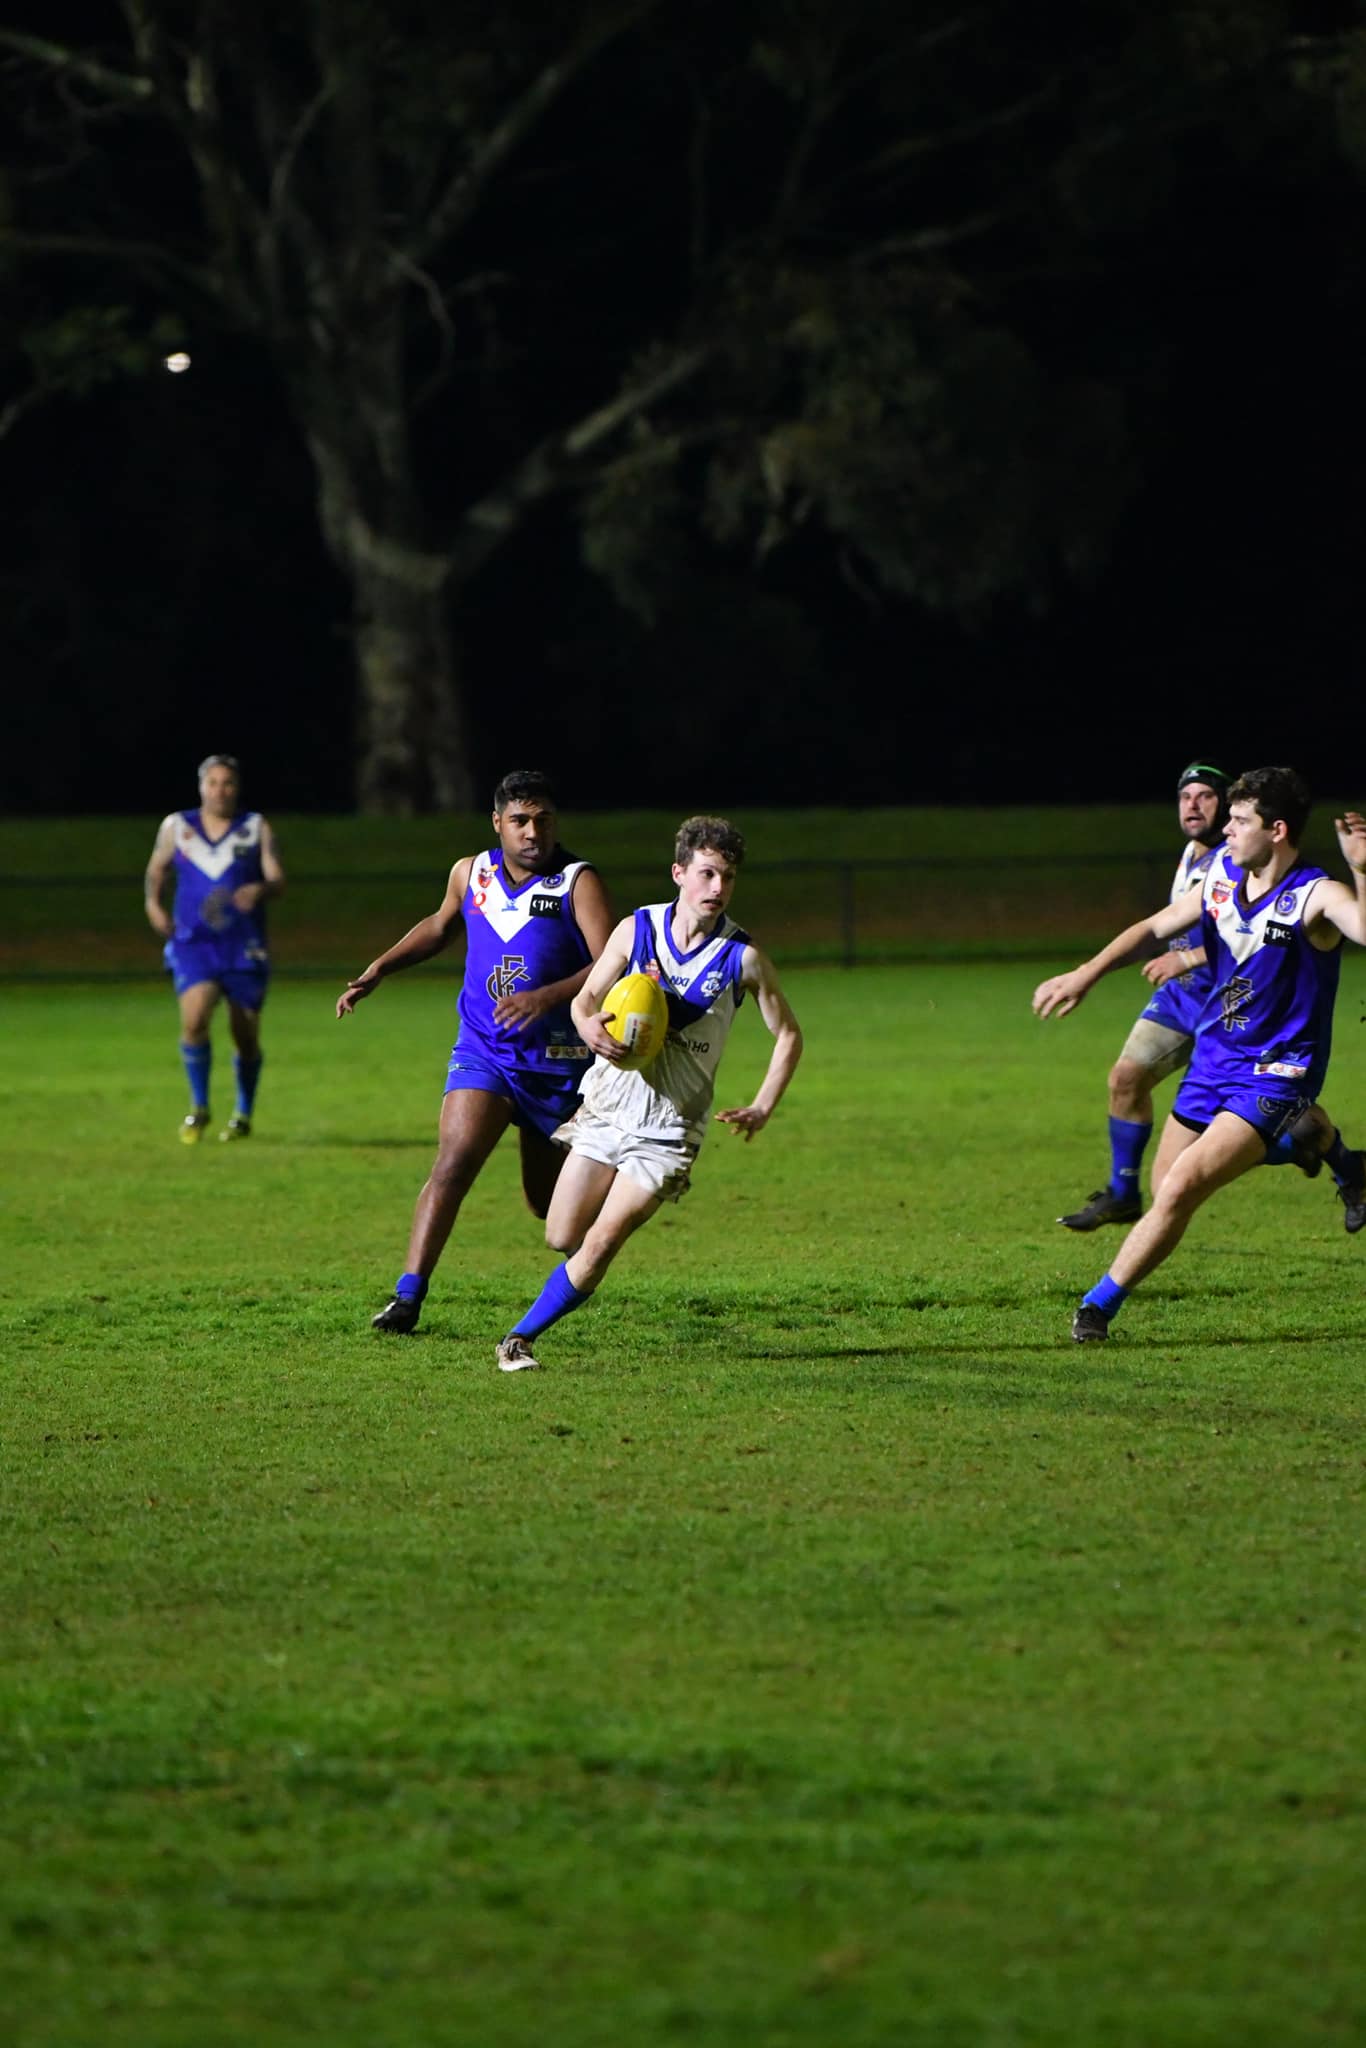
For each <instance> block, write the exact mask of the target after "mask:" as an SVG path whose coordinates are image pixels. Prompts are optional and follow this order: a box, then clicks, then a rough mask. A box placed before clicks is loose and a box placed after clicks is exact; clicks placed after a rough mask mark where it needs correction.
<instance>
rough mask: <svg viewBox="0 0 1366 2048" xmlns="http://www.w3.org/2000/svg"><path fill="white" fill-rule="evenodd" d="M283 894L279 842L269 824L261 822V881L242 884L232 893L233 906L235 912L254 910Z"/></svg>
mask: <svg viewBox="0 0 1366 2048" xmlns="http://www.w3.org/2000/svg"><path fill="white" fill-rule="evenodd" d="M284 893H285V871H284V867H283V866H282V864H281V861H280V847H279V842H278V840H277V839H276V837H275V833H274V831H273V829H272V827H271V825H270V824H269V822H268V821H267V820H266V819H265V818H262V820H261V879H260V881H259V882H243V884H242V886H241V888H240V889H234V890H233V892H232V900H233V906H234V908H235V909H237V910H255V909H256V907H257V905H258V904H259V903H266V902H269V901H270V900H271V899H272V898H274V897H277V896H283V895H284Z"/></svg>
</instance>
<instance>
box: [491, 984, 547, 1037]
mask: <svg viewBox="0 0 1366 2048" xmlns="http://www.w3.org/2000/svg"><path fill="white" fill-rule="evenodd" d="M553 1008H554V1004H553V1003H550V1002H547V1000H546V992H545V990H544V989H543V988H524V989H518V990H517V992H516V994H515V995H510V996H499V998H498V1000H497V1002H496V1003H495V1004H494V1006H493V1021H494V1023H495V1024H496V1025H497V1026H498V1028H499V1030H500V1031H525V1030H526V1027H527V1025H528V1024H534V1023H535V1022H536V1019H537V1018H538V1017H544V1015H545V1013H546V1011H547V1010H551V1009H553Z"/></svg>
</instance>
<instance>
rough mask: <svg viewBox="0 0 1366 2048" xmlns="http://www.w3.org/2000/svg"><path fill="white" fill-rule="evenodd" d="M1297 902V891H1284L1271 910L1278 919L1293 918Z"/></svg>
mask: <svg viewBox="0 0 1366 2048" xmlns="http://www.w3.org/2000/svg"><path fill="white" fill-rule="evenodd" d="M1295 902H1296V897H1295V891H1294V890H1293V889H1282V891H1281V893H1280V895H1279V896H1278V897H1277V898H1276V901H1275V902H1274V903H1273V904H1272V906H1271V908H1272V909H1273V910H1274V911H1275V913H1276V915H1277V917H1293V916H1294V913H1295Z"/></svg>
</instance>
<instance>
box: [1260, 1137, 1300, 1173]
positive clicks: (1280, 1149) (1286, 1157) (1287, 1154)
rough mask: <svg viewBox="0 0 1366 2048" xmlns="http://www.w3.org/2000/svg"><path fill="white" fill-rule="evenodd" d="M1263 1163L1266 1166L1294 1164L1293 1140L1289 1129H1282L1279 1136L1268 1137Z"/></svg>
mask: <svg viewBox="0 0 1366 2048" xmlns="http://www.w3.org/2000/svg"><path fill="white" fill-rule="evenodd" d="M1265 1163H1266V1164H1267V1165H1268V1166H1293V1165H1294V1164H1295V1141H1294V1139H1293V1138H1292V1137H1291V1135H1290V1133H1289V1131H1282V1132H1281V1135H1280V1136H1279V1138H1268V1140H1267V1145H1266V1162H1265Z"/></svg>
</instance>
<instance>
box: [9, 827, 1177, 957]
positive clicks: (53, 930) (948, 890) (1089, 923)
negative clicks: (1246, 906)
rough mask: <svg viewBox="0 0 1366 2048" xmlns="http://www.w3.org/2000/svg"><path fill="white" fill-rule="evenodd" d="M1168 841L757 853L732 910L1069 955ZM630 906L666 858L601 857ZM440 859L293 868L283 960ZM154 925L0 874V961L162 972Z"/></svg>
mask: <svg viewBox="0 0 1366 2048" xmlns="http://www.w3.org/2000/svg"><path fill="white" fill-rule="evenodd" d="M1172 864H1173V863H1172V857H1171V855H1170V852H1166V851H1164V852H1163V853H1154V854H1151V855H1147V856H1143V857H1141V858H1139V859H1134V858H1133V857H1132V856H1131V855H1127V854H1101V853H1098V854H1095V855H1088V856H1087V857H1086V859H1085V860H1077V859H1075V858H1072V857H1066V856H1061V855H1022V856H1020V857H1019V858H1018V859H1011V860H1008V861H1002V860H985V859H982V858H980V857H974V856H973V855H972V854H971V853H965V854H961V855H960V854H950V853H946V854H944V855H942V856H938V857H935V858H933V859H917V860H884V859H872V858H870V859H861V860H852V861H850V860H822V859H820V858H819V857H818V856H813V857H812V858H811V859H809V860H793V861H770V862H762V861H753V862H748V863H746V866H745V869H744V872H743V874H742V876H741V881H740V887H739V889H738V891H737V893H736V900H735V905H734V912H735V915H736V917H737V919H738V920H739V922H741V923H742V924H743V925H744V926H745V927H746V928H747V929H749V930H752V931H753V932H754V934H755V936H756V938H757V939H758V940H759V942H760V943H761V944H762V945H763V946H764V947H765V948H766V950H767V951H769V952H771V953H772V954H773V955H774V956H775V957H776V958H778V959H780V960H781V961H783V962H784V963H785V964H790V965H798V964H802V963H813V964H814V963H823V964H827V965H839V966H843V967H856V966H864V965H871V964H874V963H877V962H883V961H933V960H942V961H948V960H963V959H992V958H996V959H1044V958H1047V959H1051V958H1055V957H1056V958H1058V959H1059V961H1060V962H1062V961H1065V960H1066V959H1067V958H1068V957H1069V955H1071V954H1073V953H1075V952H1076V950H1077V949H1078V948H1080V947H1090V946H1093V945H1095V944H1098V943H1099V942H1100V941H1101V940H1103V939H1105V938H1106V937H1108V936H1109V935H1110V934H1111V933H1112V932H1114V931H1117V930H1119V929H1120V928H1121V927H1122V926H1123V925H1125V924H1127V923H1130V922H1132V920H1133V919H1134V918H1136V917H1140V916H1142V915H1143V914H1144V913H1145V912H1146V911H1149V910H1152V909H1155V908H1156V907H1157V905H1158V904H1159V903H1161V902H1163V901H1164V900H1165V897H1166V893H1167V889H1168V887H1169V885H1170V877H1171V869H1172ZM604 878H605V880H606V881H607V884H608V887H609V888H610V890H611V894H612V900H613V903H614V904H615V906H616V908H617V910H618V911H619V912H624V911H626V910H628V909H630V908H631V907H632V906H634V905H635V904H637V903H648V902H659V901H662V900H664V899H665V898H666V897H667V896H668V895H669V894H670V882H669V876H668V871H667V869H662V868H661V867H660V866H659V865H658V864H657V863H656V864H654V865H652V866H649V867H646V866H643V865H642V866H636V867H629V866H622V865H617V864H614V865H612V866H611V867H610V869H606V870H605V871H604ZM435 887H436V882H435V878H434V876H433V874H432V872H431V870H429V869H424V870H422V871H420V872H416V871H410V870H401V871H397V872H394V871H391V872H388V873H381V872H378V871H375V870H362V871H357V872H355V873H346V872H342V871H337V872H333V873H328V874H323V873H297V874H296V873H295V872H294V871H293V870H291V871H290V876H289V888H288V891H287V893H286V895H285V897H284V899H283V900H282V901H281V902H280V903H279V904H276V905H272V908H271V919H270V924H271V951H272V954H273V957H274V962H275V967H276V971H277V972H278V973H280V974H282V975H291V974H299V975H320V976H321V975H331V976H339V977H343V978H344V977H345V976H346V975H348V974H351V973H354V972H355V971H356V970H357V969H359V968H360V967H362V966H364V965H365V963H366V962H367V961H368V960H372V959H373V958H374V957H375V955H376V954H377V953H381V952H383V951H384V950H385V949H386V948H387V947H388V946H391V945H392V944H393V943H394V941H395V939H397V938H398V937H399V936H400V935H401V934H402V933H403V932H404V931H406V930H407V929H408V928H409V926H411V925H413V924H415V923H416V922H417V921H418V919H419V918H422V917H425V916H427V915H428V914H429V913H430V912H431V911H432V910H433V909H434V908H435V906H436V896H435V893H434V892H435ZM160 971H161V960H160V950H159V947H158V944H157V941H156V939H155V937H154V935H153V934H152V932H151V931H150V929H149V928H148V926H147V924H146V921H145V919H144V917H143V915H142V877H141V875H129V874H89V875H37V876H33V875H0V977H3V978H4V979H6V980H43V981H50V980H56V979H61V980H81V981H86V980H90V979H92V978H101V977H108V978H110V979H113V978H121V977H128V976H144V975H155V974H158V973H159V972H160Z"/></svg>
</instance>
